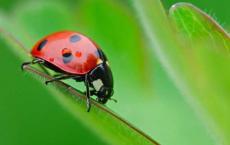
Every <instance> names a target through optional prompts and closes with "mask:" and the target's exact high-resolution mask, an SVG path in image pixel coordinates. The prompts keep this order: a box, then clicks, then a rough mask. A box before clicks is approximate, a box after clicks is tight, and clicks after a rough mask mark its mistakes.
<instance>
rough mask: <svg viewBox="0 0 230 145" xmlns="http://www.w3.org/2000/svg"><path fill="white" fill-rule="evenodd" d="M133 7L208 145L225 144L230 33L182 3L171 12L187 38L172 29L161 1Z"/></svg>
mask: <svg viewBox="0 0 230 145" xmlns="http://www.w3.org/2000/svg"><path fill="white" fill-rule="evenodd" d="M134 8H135V10H136V12H137V15H138V18H139V20H140V22H141V24H142V27H143V30H144V31H145V35H146V37H147V38H148V39H149V44H150V46H151V48H152V50H153V52H154V53H155V55H156V56H157V57H158V59H159V60H160V62H161V64H162V65H163V67H164V70H165V72H167V73H168V75H169V76H170V78H171V79H172V81H173V82H174V83H175V85H176V87H177V89H178V90H179V91H180V92H181V94H182V95H183V96H184V99H185V100H186V101H187V102H188V103H189V105H190V106H191V107H192V108H193V110H194V111H195V113H196V114H197V116H198V117H199V118H200V120H201V121H202V124H203V126H205V127H206V128H207V131H208V132H209V136H210V137H211V138H212V144H229V134H230V133H229V130H230V129H229V117H228V112H229V109H230V108H229V106H230V105H229V99H228V98H229V97H228V95H229V89H228V88H229V82H230V81H229V75H227V74H229V57H228V56H229V54H228V47H229V35H228V34H227V33H226V32H224V31H223V30H222V28H220V27H219V25H217V23H216V22H214V21H213V19H211V18H210V17H208V16H207V15H206V14H204V13H203V12H201V11H200V10H198V9H197V8H194V7H193V6H192V7H191V5H189V6H188V5H187V4H183V3H182V4H180V5H175V6H174V7H173V8H172V9H171V11H170V14H171V17H172V16H174V18H173V19H174V20H175V21H176V22H175V23H176V24H177V27H178V28H179V29H180V31H179V32H180V33H184V32H185V33H184V35H187V36H186V37H184V36H183V35H182V36H181V34H180V35H177V34H176V32H175V31H172V29H171V27H172V26H170V22H169V20H168V19H167V16H166V14H165V12H164V10H163V7H162V5H161V3H160V1H158V0H155V1H150V0H147V1H135V3H134ZM174 12H175V13H174ZM177 32H178V31H177ZM197 37H198V38H197ZM188 38H189V39H188Z"/></svg>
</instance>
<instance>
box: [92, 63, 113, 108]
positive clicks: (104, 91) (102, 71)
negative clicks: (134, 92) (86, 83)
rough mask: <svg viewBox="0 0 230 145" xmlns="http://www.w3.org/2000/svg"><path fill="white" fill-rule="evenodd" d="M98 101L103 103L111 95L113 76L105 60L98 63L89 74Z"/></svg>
mask: <svg viewBox="0 0 230 145" xmlns="http://www.w3.org/2000/svg"><path fill="white" fill-rule="evenodd" d="M89 76H90V84H91V86H92V87H93V88H94V89H95V91H96V92H95V95H96V96H97V97H98V98H97V100H98V102H100V103H102V104H105V103H106V102H107V101H108V99H110V98H111V96H112V95H113V76H112V72H111V69H110V67H109V65H108V63H107V62H103V63H101V64H99V65H98V66H97V67H96V68H95V69H94V70H92V71H91V72H90V74H89Z"/></svg>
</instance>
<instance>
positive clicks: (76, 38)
mask: <svg viewBox="0 0 230 145" xmlns="http://www.w3.org/2000/svg"><path fill="white" fill-rule="evenodd" d="M79 40H81V37H80V36H79V35H73V36H71V37H70V42H72V43H74V42H77V41H79Z"/></svg>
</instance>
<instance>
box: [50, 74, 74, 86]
mask: <svg viewBox="0 0 230 145" xmlns="http://www.w3.org/2000/svg"><path fill="white" fill-rule="evenodd" d="M75 77H76V76H74V75H60V76H57V77H54V78H53V79H51V80H48V81H46V82H45V84H46V85H48V84H49V83H52V82H56V81H60V80H66V79H72V78H75Z"/></svg>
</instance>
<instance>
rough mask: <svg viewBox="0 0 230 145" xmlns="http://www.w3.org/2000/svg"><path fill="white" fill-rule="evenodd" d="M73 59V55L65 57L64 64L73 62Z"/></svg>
mask: <svg viewBox="0 0 230 145" xmlns="http://www.w3.org/2000/svg"><path fill="white" fill-rule="evenodd" d="M72 59H73V56H72V55H70V56H69V57H63V62H64V63H65V64H66V63H69V62H71V60H72Z"/></svg>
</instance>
